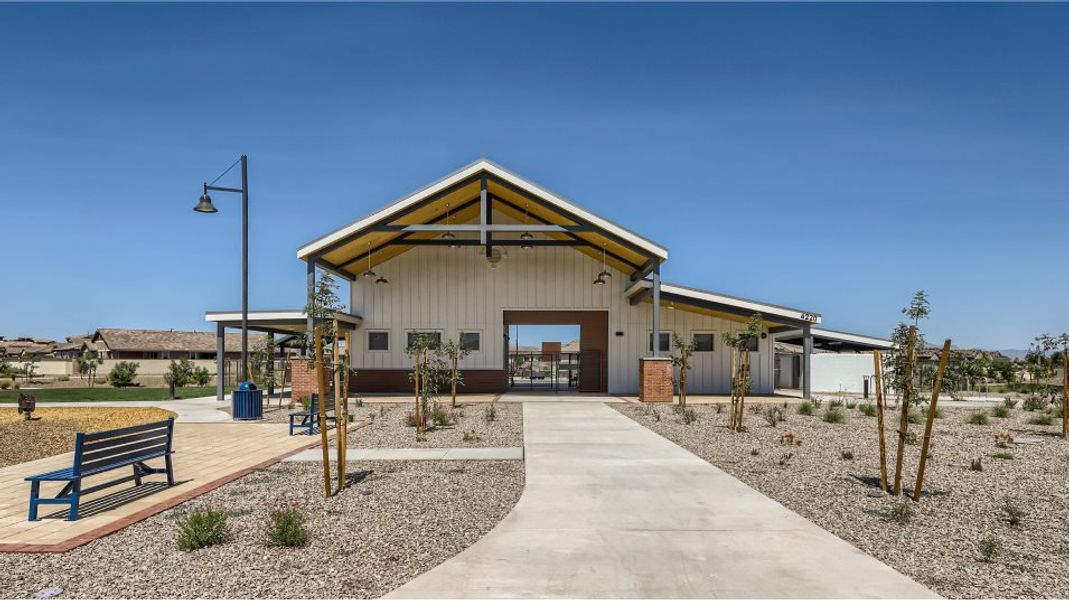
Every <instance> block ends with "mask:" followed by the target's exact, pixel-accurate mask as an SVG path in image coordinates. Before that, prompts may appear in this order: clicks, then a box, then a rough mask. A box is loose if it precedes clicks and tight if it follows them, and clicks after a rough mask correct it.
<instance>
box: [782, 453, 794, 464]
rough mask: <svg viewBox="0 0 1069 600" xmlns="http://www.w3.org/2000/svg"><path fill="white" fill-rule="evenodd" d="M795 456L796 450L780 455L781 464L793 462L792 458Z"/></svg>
mask: <svg viewBox="0 0 1069 600" xmlns="http://www.w3.org/2000/svg"><path fill="white" fill-rule="evenodd" d="M792 458H794V452H788V453H786V454H783V455H781V456H780V457H779V466H781V467H787V466H790V464H791V459H792Z"/></svg>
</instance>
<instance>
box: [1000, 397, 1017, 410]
mask: <svg viewBox="0 0 1069 600" xmlns="http://www.w3.org/2000/svg"><path fill="white" fill-rule="evenodd" d="M1002 406H1005V407H1006V408H1008V409H1010V410H1013V409H1015V408H1017V399H1016V398H1010V397H1009V396H1006V397H1005V398H1003V399H1002Z"/></svg>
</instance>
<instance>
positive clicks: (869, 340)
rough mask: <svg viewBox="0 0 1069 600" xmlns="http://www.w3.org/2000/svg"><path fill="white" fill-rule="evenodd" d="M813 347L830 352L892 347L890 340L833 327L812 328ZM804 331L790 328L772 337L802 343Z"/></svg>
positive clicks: (775, 333) (788, 342)
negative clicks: (835, 329) (833, 329)
mask: <svg viewBox="0 0 1069 600" xmlns="http://www.w3.org/2000/svg"><path fill="white" fill-rule="evenodd" d="M810 331H811V333H812V335H813V347H814V348H819V349H821V350H827V351H829V352H870V351H872V350H887V349H888V348H890V347H891V342H890V340H885V339H883V338H878V337H872V336H868V335H858V334H856V333H847V332H845V331H832V330H831V329H819V328H816V327H814V328H812V329H811V330H810ZM802 338H803V332H802V330H801V329H789V330H783V331H779V332H773V334H772V339H774V340H776V341H777V342H783V343H785V344H796V345H799V346H800V345H802V341H803V339H802Z"/></svg>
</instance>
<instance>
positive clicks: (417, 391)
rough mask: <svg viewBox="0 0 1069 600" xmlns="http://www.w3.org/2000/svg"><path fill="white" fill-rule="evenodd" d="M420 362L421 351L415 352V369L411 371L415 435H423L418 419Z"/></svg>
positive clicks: (421, 357) (421, 358)
mask: <svg viewBox="0 0 1069 600" xmlns="http://www.w3.org/2000/svg"><path fill="white" fill-rule="evenodd" d="M421 360H423V351H422V350H416V357H415V363H416V364H415V369H413V371H414V373H415V376H414V377H413V379H414V380H415V383H416V414H415V417H416V433H423V426H422V425H421V424H420V423H421V422H422V421H420V418H419V416H420V415H419V412H420V411H419V370H420V361H421Z"/></svg>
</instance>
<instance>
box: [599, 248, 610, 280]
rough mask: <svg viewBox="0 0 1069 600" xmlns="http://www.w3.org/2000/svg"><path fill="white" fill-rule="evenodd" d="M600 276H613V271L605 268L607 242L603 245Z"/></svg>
mask: <svg viewBox="0 0 1069 600" xmlns="http://www.w3.org/2000/svg"><path fill="white" fill-rule="evenodd" d="M598 277H599V278H605V277H612V273H610V272H609V270H608V269H606V268H605V244H602V245H601V273H598Z"/></svg>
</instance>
